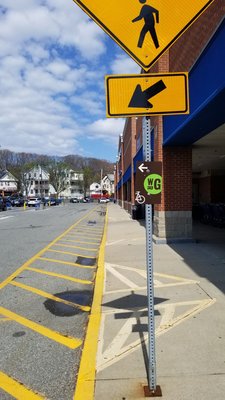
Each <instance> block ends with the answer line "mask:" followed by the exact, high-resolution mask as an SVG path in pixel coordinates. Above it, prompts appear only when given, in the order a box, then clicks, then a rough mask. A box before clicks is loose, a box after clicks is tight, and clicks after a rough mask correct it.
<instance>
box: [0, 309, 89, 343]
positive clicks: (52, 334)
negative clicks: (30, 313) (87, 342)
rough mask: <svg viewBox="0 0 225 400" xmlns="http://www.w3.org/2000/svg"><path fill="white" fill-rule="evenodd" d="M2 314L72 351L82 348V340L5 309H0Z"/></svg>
mask: <svg viewBox="0 0 225 400" xmlns="http://www.w3.org/2000/svg"><path fill="white" fill-rule="evenodd" d="M0 313H1V314H3V315H5V316H6V317H9V318H11V319H12V320H13V321H15V322H17V323H18V324H20V325H23V326H26V327H27V328H29V329H31V330H32V331H34V332H37V333H39V334H40V335H43V336H46V337H47V338H48V339H51V340H54V341H55V342H58V343H60V344H62V345H64V346H66V347H69V348H70V349H76V348H77V347H79V346H81V344H82V340H81V339H77V338H72V337H70V336H64V335H62V334H61V333H58V332H56V331H52V330H51V329H49V328H46V327H45V326H43V325H40V324H37V323H36V322H33V321H31V320H30V319H27V318H24V317H22V316H21V315H19V314H16V313H14V312H12V311H10V310H7V309H6V308H4V307H0Z"/></svg>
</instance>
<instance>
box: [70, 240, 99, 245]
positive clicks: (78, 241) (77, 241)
mask: <svg viewBox="0 0 225 400" xmlns="http://www.w3.org/2000/svg"><path fill="white" fill-rule="evenodd" d="M63 241H64V242H71V243H81V244H96V245H98V244H99V242H87V241H85V242H84V241H81V240H72V239H63Z"/></svg>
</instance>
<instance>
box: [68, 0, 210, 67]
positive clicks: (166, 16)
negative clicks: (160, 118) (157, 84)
mask: <svg viewBox="0 0 225 400" xmlns="http://www.w3.org/2000/svg"><path fill="white" fill-rule="evenodd" d="M213 1H214V0H192V1H190V0H179V1H177V0H166V1H163V0H107V1H104V0H74V2H75V3H77V4H78V5H79V6H80V7H81V8H82V9H83V10H84V11H85V12H86V13H87V14H88V15H89V16H90V17H91V18H92V19H93V20H94V21H95V22H96V23H97V24H98V25H99V26H100V27H101V28H102V29H104V31H105V32H106V33H108V34H109V35H110V36H111V37H112V39H114V40H115V41H116V42H117V43H118V44H119V45H120V46H121V47H122V48H123V49H124V50H125V51H126V52H127V53H128V54H129V55H130V56H131V57H132V58H133V59H134V60H135V61H136V62H137V63H138V64H139V65H140V66H141V67H142V68H143V69H144V70H146V71H147V70H148V69H149V68H150V66H151V65H152V64H154V63H155V62H156V61H157V60H158V58H159V57H161V55H162V54H163V53H164V52H165V51H166V50H167V49H168V48H169V47H170V46H171V45H172V44H173V43H174V42H175V40H177V39H178V38H179V36H180V35H181V34H182V33H183V32H184V31H185V30H186V29H187V28H188V27H189V26H190V25H191V24H192V23H193V22H194V21H195V20H196V19H197V18H198V17H199V16H200V15H201V14H202V13H203V12H204V11H205V9H206V8H207V7H208V6H209V5H210V4H211V3H212V2H213ZM90 40H91V38H90Z"/></svg>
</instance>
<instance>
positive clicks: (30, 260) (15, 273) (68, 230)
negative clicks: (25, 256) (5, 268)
mask: <svg viewBox="0 0 225 400" xmlns="http://www.w3.org/2000/svg"><path fill="white" fill-rule="evenodd" d="M96 210H97V206H96V207H95V208H94V209H92V210H91V211H90V212H89V213H88V214H86V215H84V216H83V217H82V218H80V219H79V220H78V221H77V222H76V223H75V224H73V225H72V226H71V227H70V228H68V229H67V230H66V231H65V232H63V233H62V234H61V235H59V236H57V237H56V238H55V239H54V240H53V241H52V242H51V243H49V244H48V245H47V246H46V247H44V248H43V249H42V250H40V251H39V252H38V253H37V254H35V255H34V256H33V257H31V258H30V259H29V260H28V261H26V262H25V263H24V264H23V265H22V266H21V267H20V268H18V269H17V270H16V271H15V272H13V274H11V275H10V276H9V277H8V278H6V279H5V280H4V281H3V282H2V283H0V289H2V288H4V287H5V286H6V285H8V283H9V282H11V281H12V280H13V279H14V278H16V277H17V276H18V275H19V274H20V273H21V272H22V271H24V270H25V269H26V268H27V267H29V266H30V265H31V264H32V263H33V262H34V261H36V260H37V258H38V257H40V256H41V255H42V254H44V253H45V252H46V251H47V250H48V249H49V248H50V247H51V246H52V245H53V244H55V243H56V242H58V241H59V240H61V239H62V238H64V237H65V235H67V234H68V233H69V232H70V231H71V230H72V229H74V228H75V226H77V225H78V224H80V223H81V221H84V220H85V219H86V218H87V216H88V215H90V214H93V212H94V211H96ZM96 244H97V243H96Z"/></svg>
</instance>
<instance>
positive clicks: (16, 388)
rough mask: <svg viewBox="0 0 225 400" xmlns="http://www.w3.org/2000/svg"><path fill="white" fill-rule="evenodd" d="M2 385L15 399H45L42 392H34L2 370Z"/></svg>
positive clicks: (0, 377)
mask: <svg viewBox="0 0 225 400" xmlns="http://www.w3.org/2000/svg"><path fill="white" fill-rule="evenodd" d="M0 387H1V389H3V390H4V391H5V392H6V393H9V394H10V395H11V396H13V397H14V398H15V399H18V400H44V399H45V397H42V396H40V394H37V393H34V392H32V391H31V390H30V389H28V388H26V387H25V386H24V385H23V384H22V383H20V382H18V381H16V380H15V379H13V378H10V377H9V376H8V375H6V374H4V372H1V371H0Z"/></svg>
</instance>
